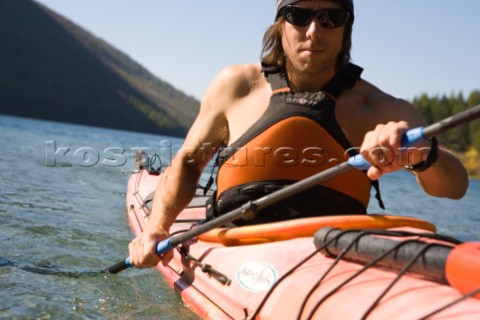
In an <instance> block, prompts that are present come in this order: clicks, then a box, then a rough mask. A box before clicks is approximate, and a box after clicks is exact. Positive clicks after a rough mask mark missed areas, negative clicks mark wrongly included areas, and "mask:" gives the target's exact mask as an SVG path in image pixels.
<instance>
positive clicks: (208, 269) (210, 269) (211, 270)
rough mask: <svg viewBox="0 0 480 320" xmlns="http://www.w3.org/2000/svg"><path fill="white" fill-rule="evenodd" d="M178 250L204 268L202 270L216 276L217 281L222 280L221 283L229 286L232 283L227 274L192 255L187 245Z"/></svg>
mask: <svg viewBox="0 0 480 320" xmlns="http://www.w3.org/2000/svg"><path fill="white" fill-rule="evenodd" d="M178 252H179V253H180V254H181V255H182V256H183V257H184V258H185V259H187V260H188V261H191V262H193V263H194V264H195V265H196V266H198V267H199V268H200V270H202V272H204V273H206V274H208V275H209V276H211V277H212V278H214V279H215V280H217V281H218V282H220V283H221V284H223V285H225V286H229V285H230V283H232V281H231V280H230V279H229V278H228V277H227V276H226V275H224V274H223V273H221V272H220V271H218V270H215V269H214V268H213V267H212V266H211V265H210V264H205V263H202V262H201V261H200V260H198V259H197V258H195V257H194V256H192V255H191V254H190V253H189V252H188V249H187V247H184V246H181V247H179V248H178Z"/></svg>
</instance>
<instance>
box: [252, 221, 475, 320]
mask: <svg viewBox="0 0 480 320" xmlns="http://www.w3.org/2000/svg"><path fill="white" fill-rule="evenodd" d="M353 232H355V233H357V234H356V235H355V237H354V239H353V240H352V241H351V242H350V244H349V245H348V246H347V247H345V248H344V249H343V250H342V252H341V253H340V254H339V255H338V256H337V257H336V259H335V261H334V262H333V263H332V264H331V265H330V267H329V268H328V270H327V271H326V272H324V274H323V275H322V276H321V277H320V279H319V281H317V283H315V285H314V286H313V287H312V288H311V290H310V291H309V292H308V293H307V295H306V296H305V299H304V302H303V304H302V306H301V308H300V310H299V313H298V315H297V319H300V318H301V316H302V314H303V311H304V308H305V306H306V304H307V301H308V299H309V298H310V296H311V295H312V294H313V292H314V291H315V290H316V289H317V288H318V286H319V285H320V283H321V282H322V281H323V280H324V279H325V277H326V276H327V275H328V274H329V273H330V272H331V271H332V270H333V269H334V268H335V266H336V265H337V264H338V262H339V261H341V260H342V259H344V258H345V256H346V255H347V253H348V252H349V250H350V249H351V248H352V247H354V246H355V245H356V244H357V242H358V241H359V240H360V239H361V238H362V237H364V236H366V235H382V236H395V237H423V238H431V239H437V240H443V241H448V242H451V243H453V244H458V243H460V241H458V240H457V239H454V238H451V237H446V236H442V235H438V234H429V233H414V232H406V231H389V230H365V229H362V230H360V229H349V230H344V231H339V232H338V233H337V234H336V235H335V236H333V237H332V238H331V239H326V240H325V243H323V244H322V245H321V246H320V247H318V248H317V250H315V251H314V252H313V253H311V254H310V255H308V256H307V257H306V258H304V259H303V260H301V261H300V262H299V263H297V264H296V265H295V266H294V267H293V268H291V269H290V270H289V271H287V272H286V273H285V274H284V275H283V276H282V277H280V278H279V279H278V281H277V282H276V283H275V284H274V285H273V286H272V287H271V288H270V290H269V291H268V292H267V294H266V295H265V297H264V298H263V300H262V301H261V302H260V304H259V305H258V307H257V309H256V310H255V312H254V313H253V314H252V315H251V316H246V317H245V319H255V318H256V317H257V316H258V314H259V313H260V311H261V309H262V308H263V306H264V305H265V303H266V302H267V301H268V299H269V297H270V295H271V294H272V293H273V291H274V290H275V289H276V288H277V287H278V286H279V284H280V283H282V282H283V280H285V279H286V278H288V277H289V276H290V275H291V274H292V273H293V272H295V271H296V270H297V269H298V268H299V267H300V266H302V265H303V264H305V263H306V262H307V261H308V260H310V259H311V258H312V257H314V256H315V255H316V254H317V253H319V252H321V251H324V250H326V249H327V247H328V246H329V245H331V244H332V243H335V242H336V241H338V239H339V238H340V237H341V236H343V235H345V234H348V233H353ZM413 242H418V239H409V240H404V241H399V242H398V244H397V245H395V246H394V247H392V248H390V249H389V250H387V251H386V252H384V253H382V254H380V255H379V256H377V257H376V258H375V259H373V260H372V261H370V262H369V263H368V264H366V265H365V266H364V267H363V268H362V269H360V270H359V271H357V272H356V273H355V274H353V275H352V276H351V277H350V278H348V279H347V280H345V281H344V282H343V283H341V284H339V285H338V286H337V287H336V288H334V289H333V290H331V291H330V292H329V293H328V294H327V295H325V296H324V297H323V298H322V299H321V300H320V301H318V302H317V304H316V305H315V307H314V308H313V309H312V310H311V312H310V314H309V315H308V317H307V319H312V317H313V315H314V314H315V312H316V311H317V310H318V308H319V307H320V306H321V304H322V303H323V302H324V301H325V300H327V299H328V298H329V297H330V296H332V295H333V294H335V293H336V292H337V291H338V290H340V289H341V288H342V287H343V286H345V285H346V284H348V283H349V282H350V281H352V280H353V279H355V278H356V277H357V276H358V275H360V274H361V273H363V272H365V271H366V270H368V269H369V268H371V267H372V266H375V265H376V264H377V263H378V262H379V261H381V260H382V259H384V258H385V257H386V256H388V255H389V254H391V253H392V252H395V251H396V250H398V248H401V247H402V246H404V245H407V244H408V243H413ZM434 245H436V244H433V243H432V244H430V243H425V244H424V245H423V246H422V247H421V249H420V250H419V251H418V252H416V254H415V255H414V256H413V257H411V259H410V260H409V261H408V262H407V263H406V264H405V265H404V266H403V268H402V269H401V270H400V271H399V273H398V275H397V276H396V277H395V278H394V279H393V280H392V282H391V283H390V285H389V286H387V288H385V290H384V291H383V292H382V293H381V294H380V295H379V297H378V298H377V299H376V300H375V301H374V302H373V303H372V305H371V306H370V307H369V309H368V310H367V311H366V312H365V314H364V315H363V319H365V318H366V317H367V316H368V315H369V314H370V313H371V312H372V311H373V310H374V309H375V307H376V306H377V304H378V303H379V301H381V299H382V298H383V297H384V296H385V295H386V294H387V293H388V291H389V290H390V289H391V288H392V287H393V286H394V285H395V283H396V282H397V281H398V280H399V279H400V278H401V277H402V276H403V275H404V274H405V273H406V272H408V271H409V270H410V268H411V267H412V265H414V263H415V262H416V261H417V260H418V259H419V258H420V257H422V256H423V254H424V253H425V251H426V250H427V249H428V248H430V247H431V246H434ZM479 291H480V289H478V290H475V291H473V292H471V293H470V294H469V296H473V295H475V294H477V293H478V292H479ZM465 298H466V297H465ZM465 298H463V299H465ZM463 299H462V298H461V299H458V301H453V302H452V303H450V304H449V305H447V306H445V307H443V308H441V309H439V310H437V311H434V313H432V314H436V313H438V312H441V311H443V310H445V309H447V308H449V307H451V306H453V305H455V304H456V303H459V302H460V301H462V300H463ZM427 317H428V316H427ZM427 317H426V318H427Z"/></svg>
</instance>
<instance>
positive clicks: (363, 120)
mask: <svg viewBox="0 0 480 320" xmlns="http://www.w3.org/2000/svg"><path fill="white" fill-rule="evenodd" d="M336 116H337V119H338V122H339V124H340V126H341V127H342V129H343V130H344V131H345V133H346V134H347V137H349V139H350V140H355V141H356V142H357V140H358V139H361V138H363V136H364V135H365V133H367V132H368V131H371V130H373V129H374V128H375V127H376V126H377V125H378V124H385V123H388V122H390V121H406V122H407V123H408V124H409V126H410V127H417V126H422V125H424V124H425V120H424V119H423V117H422V115H421V114H420V112H419V111H418V110H417V109H415V107H414V106H413V105H411V104H410V103H409V102H408V101H406V100H403V99H399V98H396V97H394V96H392V95H390V94H388V93H386V92H384V91H382V90H381V89H379V88H378V87H376V86H374V85H373V84H371V83H370V82H368V81H365V80H363V79H362V80H361V81H358V82H357V83H356V85H355V86H354V87H353V88H352V89H349V90H346V91H345V92H344V94H342V96H341V97H340V98H339V100H338V102H337V110H336ZM352 119H356V121H354V122H353V121H351V120H352ZM360 137H361V138H360Z"/></svg>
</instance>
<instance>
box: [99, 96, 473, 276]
mask: <svg viewBox="0 0 480 320" xmlns="http://www.w3.org/2000/svg"><path fill="white" fill-rule="evenodd" d="M478 117H480V105H477V106H475V107H472V108H470V109H467V110H465V111H462V112H460V113H458V114H456V115H453V116H451V117H449V118H447V119H444V120H441V121H439V122H437V123H434V124H432V125H429V126H427V127H424V128H423V127H421V128H415V129H410V130H408V131H407V132H406V133H405V135H404V138H403V140H402V145H408V144H411V143H414V142H415V141H419V140H421V139H424V138H431V137H433V136H436V135H438V134H441V133H443V132H446V131H448V130H450V129H451V128H453V127H457V126H459V125H462V124H464V123H466V122H468V121H471V120H473V119H476V118H478ZM369 167H370V164H368V162H367V161H366V160H365V159H364V158H363V157H362V156H361V155H356V156H354V157H350V158H349V160H348V161H345V162H343V163H340V164H339V165H337V166H334V167H331V168H329V169H327V170H324V171H322V172H319V173H317V174H315V175H313V176H311V177H308V178H306V179H304V180H301V181H299V182H296V183H294V184H291V185H289V186H287V187H285V188H283V189H280V190H278V191H275V192H273V193H271V194H269V195H266V196H263V197H261V198H259V199H257V200H254V201H250V202H248V203H247V204H245V205H243V206H241V207H239V208H237V209H235V210H232V211H230V212H228V213H226V214H224V215H221V216H220V217H218V218H215V219H213V220H210V221H208V222H206V223H203V224H201V225H199V226H197V227H195V228H194V229H191V230H189V231H187V232H185V233H183V234H180V235H176V236H173V237H170V238H168V239H165V240H163V241H161V242H159V243H158V244H157V245H156V248H155V252H156V254H157V255H159V256H161V255H162V254H164V253H166V252H168V251H170V250H172V249H173V248H175V247H177V246H178V245H180V244H182V243H184V242H186V241H189V240H192V239H194V238H196V237H198V236H199V235H201V234H203V233H205V232H208V231H210V230H212V229H214V228H217V227H220V226H222V225H225V224H227V223H229V222H232V221H235V220H237V219H240V218H242V217H243V218H246V219H248V217H249V216H251V215H254V214H255V213H256V212H258V211H260V210H262V209H265V208H267V207H269V206H271V205H272V204H275V203H278V202H280V201H282V200H285V199H287V198H289V197H291V196H293V195H296V194H298V193H301V192H303V191H305V190H307V189H310V188H312V187H314V186H315V185H318V184H320V183H322V182H324V181H327V180H329V179H331V178H333V177H336V176H338V175H341V174H344V173H347V172H349V171H351V170H353V169H357V170H367V169H368V168H369ZM132 266H133V265H132V264H131V263H130V259H129V258H126V259H125V261H120V262H118V263H116V264H115V265H113V266H110V267H107V268H105V269H104V271H105V272H109V273H117V272H120V271H122V270H125V269H127V268H129V267H132Z"/></svg>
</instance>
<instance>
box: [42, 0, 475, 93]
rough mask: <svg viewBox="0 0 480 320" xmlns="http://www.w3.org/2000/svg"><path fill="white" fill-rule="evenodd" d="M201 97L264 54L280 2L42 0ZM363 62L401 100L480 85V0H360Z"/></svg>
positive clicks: (356, 38) (356, 52)
mask: <svg viewBox="0 0 480 320" xmlns="http://www.w3.org/2000/svg"><path fill="white" fill-rule="evenodd" d="M36 1H38V2H40V3H43V4H45V5H46V6H47V7H49V8H51V9H52V10H54V11H56V12H57V13H60V14H62V15H63V16H65V17H67V18H69V19H70V20H72V21H74V22H75V23H77V24H78V25H80V26H82V27H83V28H85V29H87V30H88V31H90V32H92V33H93V34H95V35H96V36H98V37H100V38H102V39H104V40H106V41H107V42H109V43H110V44H112V45H113V46H114V47H116V48H118V49H120V50H122V51H123V52H124V53H126V54H128V55H129V56H130V57H131V58H133V59H134V60H136V61H137V62H139V63H140V64H141V65H143V66H144V67H146V68H147V69H148V70H149V71H150V72H152V73H153V74H154V75H156V76H157V77H159V78H161V79H162V80H165V81H167V82H169V83H171V84H172V85H173V86H175V87H176V88H178V89H180V90H181V91H183V92H185V93H186V94H189V95H193V96H195V97H196V98H198V99H201V98H202V96H203V93H204V91H205V90H206V88H207V86H208V84H209V83H210V81H211V80H212V78H213V77H214V76H215V75H216V74H217V73H218V72H219V71H220V70H221V69H223V68H224V67H226V66H228V65H230V64H238V63H251V62H257V61H258V60H259V56H260V50H261V44H262V37H263V34H264V32H265V30H266V28H267V27H268V26H269V25H270V24H271V23H272V21H273V15H274V8H275V1H274V0H242V1H239V0H236V1H233V0H203V1H199V0H186V1H178V0H171V1H162V0H135V1H132V0H100V1H99V0H81V1H78V0H36ZM355 4H356V6H355V10H356V11H355V14H356V19H355V25H354V34H353V50H352V58H353V62H354V63H356V64H358V65H360V66H362V67H364V68H365V72H364V78H365V79H366V80H368V81H370V82H372V83H373V84H375V85H376V86H377V87H379V88H381V89H382V90H384V91H386V92H388V93H390V94H392V95H394V96H396V97H400V98H404V99H408V100H410V99H412V98H413V97H415V96H418V95H420V94H421V93H427V94H429V95H442V94H447V95H450V94H451V93H455V94H457V93H459V92H463V93H464V94H465V95H468V94H469V93H470V92H471V91H472V90H475V89H480V58H479V55H480V40H479V39H480V18H479V17H478V12H480V1H476V0H456V1H452V0H396V1H391V0H361V1H360V0H357V1H356V2H355Z"/></svg>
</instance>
